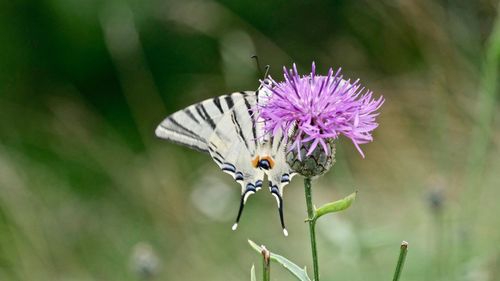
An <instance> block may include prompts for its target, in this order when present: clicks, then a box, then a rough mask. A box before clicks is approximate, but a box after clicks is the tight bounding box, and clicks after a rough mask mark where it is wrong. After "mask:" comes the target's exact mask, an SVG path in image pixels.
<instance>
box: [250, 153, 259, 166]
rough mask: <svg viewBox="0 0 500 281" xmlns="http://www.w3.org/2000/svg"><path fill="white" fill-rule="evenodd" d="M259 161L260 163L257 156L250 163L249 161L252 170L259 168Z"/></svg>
mask: <svg viewBox="0 0 500 281" xmlns="http://www.w3.org/2000/svg"><path fill="white" fill-rule="evenodd" d="M259 161H260V157H259V155H257V156H255V158H254V159H252V161H251V162H252V167H254V168H257V167H259Z"/></svg>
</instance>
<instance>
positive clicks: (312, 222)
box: [304, 178, 319, 281]
mask: <svg viewBox="0 0 500 281" xmlns="http://www.w3.org/2000/svg"><path fill="white" fill-rule="evenodd" d="M304 189H305V192H306V204H307V216H308V219H309V220H308V223H309V235H310V237H311V251H312V258H313V269H314V281H319V269H318V250H317V248H316V229H315V226H316V220H314V219H313V218H314V209H313V203H312V191H311V189H312V188H311V179H310V178H305V179H304Z"/></svg>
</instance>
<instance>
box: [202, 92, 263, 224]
mask: <svg viewBox="0 0 500 281" xmlns="http://www.w3.org/2000/svg"><path fill="white" fill-rule="evenodd" d="M255 104H256V95H255V94H254V93H251V94H250V93H249V94H246V95H244V96H243V99H242V101H241V102H240V103H238V104H235V106H234V107H233V109H232V110H231V111H230V112H227V113H226V114H225V115H224V116H223V118H222V119H221V120H220V121H219V122H218V123H217V127H216V129H215V131H214V132H213V134H212V136H211V137H210V139H209V143H208V149H209V152H210V155H211V156H212V158H213V159H214V161H215V162H216V163H217V165H218V166H219V167H220V168H221V169H222V171H224V172H226V173H228V174H230V175H231V176H232V177H233V178H234V179H235V181H236V182H238V183H239V184H240V185H241V200H240V208H239V211H238V216H237V218H236V223H235V224H234V226H233V229H236V227H237V226H238V222H239V219H240V217H241V214H242V211H243V207H244V205H245V203H246V201H247V199H248V197H249V196H250V195H252V194H254V193H255V192H257V191H258V190H259V189H260V188H261V187H262V183H263V179H264V172H263V171H262V170H261V169H258V168H257V167H256V166H255V162H254V161H252V160H254V159H255V157H256V153H257V151H258V148H259V140H258V135H257V132H258V131H257V128H258V127H256V124H255V114H254V113H253V108H254V107H255Z"/></svg>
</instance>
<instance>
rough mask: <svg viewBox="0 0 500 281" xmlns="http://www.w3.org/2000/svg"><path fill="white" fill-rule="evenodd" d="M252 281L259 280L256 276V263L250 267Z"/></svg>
mask: <svg viewBox="0 0 500 281" xmlns="http://www.w3.org/2000/svg"><path fill="white" fill-rule="evenodd" d="M250 281H257V278H256V277H255V265H253V264H252V268H251V269H250Z"/></svg>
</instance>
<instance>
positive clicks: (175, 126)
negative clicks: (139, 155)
mask: <svg viewBox="0 0 500 281" xmlns="http://www.w3.org/2000/svg"><path fill="white" fill-rule="evenodd" d="M248 93H250V92H247V93H245V92H241V93H234V94H231V95H224V96H220V97H215V98H211V99H207V100H204V101H202V102H200V103H197V104H193V105H191V106H188V107H186V108H184V109H182V110H179V111H177V112H175V113H174V114H172V115H170V116H168V117H167V118H165V120H163V121H162V122H161V123H160V125H158V127H157V128H156V131H155V133H156V136H158V137H160V138H163V139H167V140H170V141H172V142H175V143H178V144H181V145H184V146H187V147H190V148H193V149H196V150H200V151H203V152H208V139H209V138H210V136H211V135H212V133H213V132H214V130H215V128H216V126H217V124H218V123H219V121H220V120H221V119H222V117H223V116H224V114H225V113H227V112H229V111H231V110H232V108H233V107H234V105H235V104H238V103H240V102H242V101H243V96H244V95H247V94H248Z"/></svg>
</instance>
